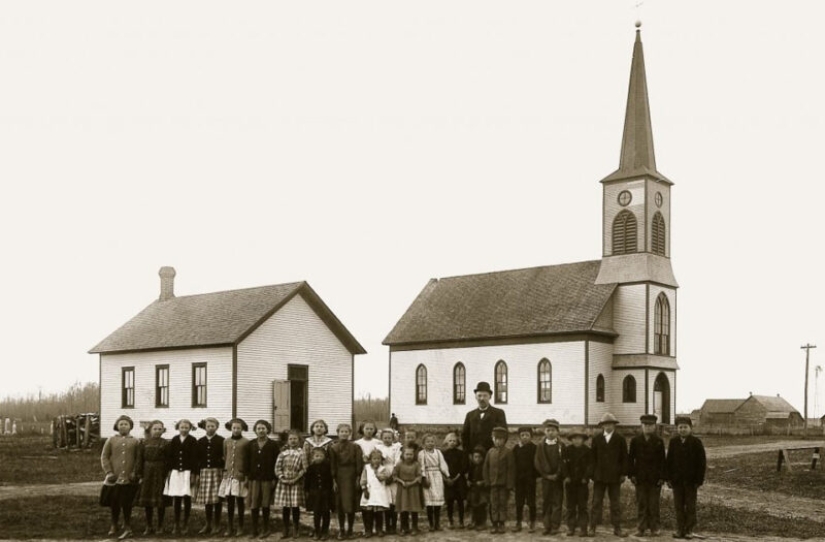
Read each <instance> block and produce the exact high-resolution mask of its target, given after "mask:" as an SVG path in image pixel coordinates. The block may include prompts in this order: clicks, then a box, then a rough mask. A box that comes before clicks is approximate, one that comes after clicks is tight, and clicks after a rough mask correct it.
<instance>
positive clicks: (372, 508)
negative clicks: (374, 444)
mask: <svg viewBox="0 0 825 542" xmlns="http://www.w3.org/2000/svg"><path fill="white" fill-rule="evenodd" d="M383 463H384V456H383V455H381V452H380V451H378V450H373V451H372V453H371V454H370V456H369V464H368V465H367V466H365V467H364V470H363V471H361V516H362V517H363V518H364V538H370V537H371V536H372V535H373V525H374V526H375V534H377V535H378V536H384V512H386V511H387V510H388V509H389V507H390V494H389V491H388V489H387V484H386V482H387V480H389V479H390V478H391V477H392V471H393V467H389V466H384V464H383Z"/></svg>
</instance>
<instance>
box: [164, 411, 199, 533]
mask: <svg viewBox="0 0 825 542" xmlns="http://www.w3.org/2000/svg"><path fill="white" fill-rule="evenodd" d="M192 428H193V426H192V422H190V421H189V420H179V421H178V422H177V423H176V424H175V429H176V430H178V431H179V432H180V435H179V436H177V437H175V438H173V439H172V440H171V441H170V442H169V446H167V447H166V450H167V454H168V455H167V466H168V467H169V470H170V472H169V478H167V480H166V487H165V488H164V489H163V494H164V495H168V496H169V497H172V505H173V506H174V510H175V526H174V527H173V528H172V534H173V535H176V534H178V533H180V534H181V535H184V536H185V535H186V534H187V533H188V532H189V514H190V513H191V512H192V488H193V486H194V485H195V482H196V480H197V476H198V472H199V471H198V469H199V467H198V441H197V439H195V437H193V436H192V435H190V434H189V432H190V431H192ZM181 504H183V528H181V526H180V509H181Z"/></svg>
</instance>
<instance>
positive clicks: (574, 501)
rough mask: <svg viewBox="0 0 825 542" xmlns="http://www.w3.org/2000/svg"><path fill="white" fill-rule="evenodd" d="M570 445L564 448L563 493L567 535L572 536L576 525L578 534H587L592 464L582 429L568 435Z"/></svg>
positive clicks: (585, 436)
mask: <svg viewBox="0 0 825 542" xmlns="http://www.w3.org/2000/svg"><path fill="white" fill-rule="evenodd" d="M567 438H569V439H570V445H569V446H566V447H565V448H564V454H563V456H562V463H564V472H565V475H566V478H565V482H566V484H565V493H564V498H565V500H566V501H567V518H566V519H567V536H573V534H575V532H576V527H578V528H579V536H587V519H588V513H587V499H588V497H589V496H590V487H589V484H590V476H591V475H592V466H591V459H590V448H588V447H587V446H585V445H584V441H585V440H586V439H587V435H586V434H585V432H584V431H579V430H574V431H572V432H571V433H570V434H569V435H568V437H567Z"/></svg>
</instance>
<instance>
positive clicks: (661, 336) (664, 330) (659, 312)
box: [653, 293, 670, 356]
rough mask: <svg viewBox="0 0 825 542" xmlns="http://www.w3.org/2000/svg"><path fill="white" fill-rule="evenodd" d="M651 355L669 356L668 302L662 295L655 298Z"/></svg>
mask: <svg viewBox="0 0 825 542" xmlns="http://www.w3.org/2000/svg"><path fill="white" fill-rule="evenodd" d="M653 353H654V354H661V355H663V356H669V355H670V302H668V300H667V296H666V295H665V294H664V293H661V294H659V297H657V298H656V307H655V309H654V311H653Z"/></svg>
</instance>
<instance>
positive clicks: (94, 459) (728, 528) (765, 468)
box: [0, 437, 825, 540]
mask: <svg viewBox="0 0 825 542" xmlns="http://www.w3.org/2000/svg"><path fill="white" fill-rule="evenodd" d="M757 442H758V443H764V442H765V440H764V439H760V440H750V437H748V440H742V438H741V437H738V438H735V439H732V441H731V442H729V443H728V444H733V445H738V444H751V443H757ZM712 444H713V445H717V446H719V445H723V443H722V442H721V441H717V442H713V443H712ZM99 453H100V451H99V449H93V450H91V451H84V452H66V451H63V450H54V449H52V448H51V447H50V441H49V439H48V438H46V437H18V438H13V439H12V438H7V439H0V485H37V484H59V483H72V482H89V481H99V480H100V479H101V476H102V474H101V471H100V464H99ZM791 458H792V461H793V462H794V463H793V466H794V470H792V471H791V472H787V471H783V472H782V473H777V472H776V454H775V453H774V452H765V453H754V454H747V455H740V456H735V457H730V458H724V459H716V460H712V461H711V462H710V463H709V470H708V476H707V480H708V482H710V483H714V484H724V485H728V486H733V487H742V488H747V489H754V490H759V491H764V492H765V499H766V501H768V500H769V499H770V498H771V493H769V492H771V491H776V492H778V493H779V494H788V495H795V496H803V497H810V498H816V499H824V500H825V473H823V470H822V469H819V470H816V471H810V470H809V469H808V468H806V467H809V466H810V463H809V459H810V457H809V456H804V457H803V456H802V455H792V456H791ZM704 491H705V490H701V491H700V497H699V513H698V515H699V530H700V531H704V532H716V533H732V534H738V535H748V536H786V537H796V538H817V537H820V538H821V536H822V535H821V533H822V532H823V524H822V523H819V522H816V521H812V520H807V519H803V518H796V517H795V518H778V517H772V516H769V515H765V514H754V513H753V512H749V511H745V510H738V509H734V508H730V507H728V506H725V504H724V502H721V501H720V500H719V499H715V500H713V502H709V501H710V500H711V499H705V500H704V501H703V492H704ZM633 499H634V494H633V489H632V486H630V485H626V486H625V487H624V488H623V490H622V511H623V520H622V524H623V526H624V527H625V528H626V529H628V530H631V529H632V528H633V527H634V523H635V521H634V518H635V503H634V500H633ZM540 500H541V499H540V491H539V501H540ZM511 501H512V499H511ZM539 506H540V504H539ZM672 510H673V506H672V502H671V500H670V498H669V497H666V498H663V501H662V528H663V529H664V530H665V532H670V531H672V530H673V528H674V524H675V520H674V515H673V511H672ZM277 515H278V514H277V513H274V514H273V516H277ZM171 516H172V511H171V509H170V510H168V512H167V517H168V519H171ZM509 517H510V518H513V517H515V513H514V510H512V505H511V511H510V515H509ZM605 517H607V509H605ZM108 521H109V520H108V510H107V509H104V508H101V507H99V506H98V505H97V500H96V498H95V497H94V496H69V495H64V496H59V497H50V498H43V497H23V498H12V499H6V500H3V501H2V505H0V526H2V529H0V530H2V535H3V537H4V538H16V539H36V538H63V539H78V540H80V539H89V538H99V537H101V536H103V535H104V534H105V532H106V530H107V529H108ZM202 521H203V512H202V510H200V509H199V507H196V508H195V509H194V510H193V517H192V526H197V527H198V528H199V526H200V524H201V522H202ZM302 521H303V524H304V525H308V524H309V523H310V520H309V518H308V517H304V519H303V520H302ZM424 523H426V520H424ZM510 523H512V522H510ZM334 524H335V522H334V521H333V525H334ZM277 525H278V523H277V521H276V526H277ZM133 527H134V528H135V530H136V532H138V533H139V532H141V531H142V530H143V527H144V521H143V511H142V510H140V509H138V510H135V513H134V522H133ZM456 533H458V534H456ZM478 537H479V535H478V534H475V533H474V534H470V533H464V532H455V533H451V535H450V538H451V539H459V540H474V539H476V538H478ZM486 537H487V535H481V538H482V539H486ZM514 537H515V535H514ZM428 538H431V539H432V540H436V539H438V538H439V535H433V536H432V537H425V539H428ZM508 538H509V536H508ZM519 538H522V539H526V536H525V535H520V536H519Z"/></svg>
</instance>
